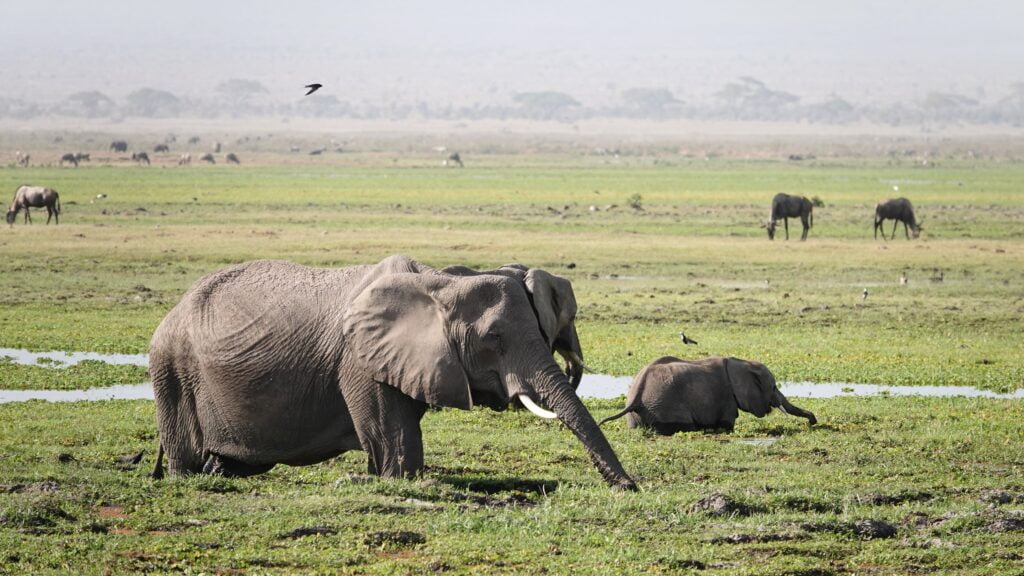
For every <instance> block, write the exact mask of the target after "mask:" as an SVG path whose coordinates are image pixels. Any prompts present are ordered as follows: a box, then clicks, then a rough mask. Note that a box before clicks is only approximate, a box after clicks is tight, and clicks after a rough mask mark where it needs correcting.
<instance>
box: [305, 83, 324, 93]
mask: <svg viewBox="0 0 1024 576" xmlns="http://www.w3.org/2000/svg"><path fill="white" fill-rule="evenodd" d="M321 87H323V84H306V88H309V92H306V96H309V95H310V94H312V93H313V92H316V91H317V90H319V89H320V88H321Z"/></svg>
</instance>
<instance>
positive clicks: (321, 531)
mask: <svg viewBox="0 0 1024 576" xmlns="http://www.w3.org/2000/svg"><path fill="white" fill-rule="evenodd" d="M337 533H338V530H337V529H336V528H332V527H331V526H304V527H302V528H296V529H294V530H292V531H291V532H285V533H284V534H280V535H279V536H278V538H279V539H282V540H283V539H285V538H290V539H292V540H295V539H297V538H305V537H306V536H333V535H335V534H337Z"/></svg>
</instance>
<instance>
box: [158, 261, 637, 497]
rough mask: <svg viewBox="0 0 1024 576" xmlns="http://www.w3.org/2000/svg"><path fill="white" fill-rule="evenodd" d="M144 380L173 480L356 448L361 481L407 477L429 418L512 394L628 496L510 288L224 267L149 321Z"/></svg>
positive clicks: (283, 266)
mask: <svg viewBox="0 0 1024 576" xmlns="http://www.w3.org/2000/svg"><path fill="white" fill-rule="evenodd" d="M150 375H151V378H152V381H153V390H154V397H155V400H156V409H157V425H158V428H159V432H160V450H161V452H166V453H167V456H168V467H169V470H170V472H171V473H172V474H183V473H196V472H223V473H227V474H235V475H249V474H255V473H260V472H263V471H266V470H269V469H270V468H272V467H273V466H274V465H275V464H279V463H283V464H291V465H305V464H312V463H315V462H320V461H323V460H326V459H328V458H331V457H333V456H335V455H337V454H340V453H342V452H345V451H348V450H358V449H362V450H364V451H366V452H367V453H368V468H369V471H370V472H371V473H375V474H379V475H381V476H387V477H394V476H409V475H414V474H416V473H417V472H419V471H420V470H421V469H422V467H423V443H422V436H421V433H420V426H419V423H420V419H421V418H422V416H423V414H424V412H425V411H426V409H427V407H428V406H448V407H455V408H462V409H469V408H471V407H472V406H474V405H486V406H488V407H490V408H492V409H495V410H502V409H504V408H505V407H506V406H507V405H508V403H509V400H510V399H511V398H512V397H514V396H516V395H519V394H523V395H526V396H527V397H530V398H532V399H534V400H536V401H539V402H540V403H542V404H545V405H547V407H548V408H549V409H551V410H553V411H554V412H555V413H557V414H558V417H559V418H560V419H561V420H562V422H563V423H565V424H566V426H568V427H569V428H570V429H571V430H572V431H573V433H575V434H576V435H577V437H579V438H580V440H581V441H582V442H583V444H584V446H585V448H586V449H587V452H588V453H589V455H590V457H591V459H592V460H593V461H594V464H595V465H596V466H597V468H598V470H599V471H600V472H601V474H602V475H603V476H604V478H605V480H606V481H607V482H608V483H609V484H612V485H613V486H619V487H625V488H635V485H634V484H633V481H632V480H631V479H630V478H629V476H628V475H627V474H626V472H625V471H624V470H623V469H622V466H621V464H620V463H619V461H618V458H617V457H616V455H615V453H614V451H613V450H612V448H611V446H610V445H609V444H608V442H607V440H606V439H605V437H604V435H603V434H602V433H601V431H600V429H599V428H598V427H597V424H596V423H595V422H594V420H593V418H592V417H591V416H590V414H589V412H587V410H586V408H585V407H584V406H583V404H582V402H580V400H579V399H578V398H577V397H576V395H575V394H574V393H573V390H572V388H571V387H570V385H569V382H568V379H567V378H566V376H565V375H564V374H563V373H562V372H561V370H560V369H559V367H558V365H557V364H556V363H555V362H554V359H553V357H552V356H551V353H550V348H549V346H548V344H547V342H546V341H545V339H544V337H543V335H542V334H541V332H540V330H539V327H538V326H537V322H536V320H535V317H534V313H533V311H532V309H531V306H530V303H529V300H528V298H527V296H526V293H525V291H524V290H523V289H522V287H521V286H520V285H519V284H518V283H516V282H515V281H513V280H511V279H509V278H502V277H500V276H495V275H481V276H474V277H458V276H453V275H449V274H442V273H439V272H437V271H433V270H430V269H429V267H425V266H423V265H421V264H418V263H416V262H413V261H411V260H408V259H406V258H402V257H392V258H388V259H386V260H384V261H382V262H381V263H380V264H377V265H374V266H356V267H351V268H339V269H324V268H308V267H305V266H299V265H296V264H292V263H288V262H280V261H254V262H248V263H245V264H240V265H237V266H232V267H229V268H225V269H223V270H221V271H218V272H215V273H213V274H210V275H208V276H206V277H205V278H203V279H201V280H200V281H198V282H197V283H196V284H195V285H194V286H193V287H192V288H191V289H190V290H189V292H188V293H187V294H186V295H185V296H184V298H183V299H182V301H181V302H180V303H179V304H178V305H177V306H175V308H174V309H173V310H171V312H170V313H169V314H168V315H167V317H166V318H165V319H164V321H163V322H162V323H161V324H160V326H159V327H158V328H157V331H156V333H155V334H154V336H153V341H152V344H151V347H150ZM161 474H162V467H161V463H160V458H159V457H158V462H157V468H156V469H155V470H154V476H160V475H161Z"/></svg>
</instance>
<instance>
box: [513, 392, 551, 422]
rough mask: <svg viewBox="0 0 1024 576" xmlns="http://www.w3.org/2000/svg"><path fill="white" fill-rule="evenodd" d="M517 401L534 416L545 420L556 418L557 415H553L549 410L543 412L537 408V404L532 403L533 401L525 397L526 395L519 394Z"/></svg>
mask: <svg viewBox="0 0 1024 576" xmlns="http://www.w3.org/2000/svg"><path fill="white" fill-rule="evenodd" d="M519 401H520V402H522V403H523V406H526V409H527V410H529V411H530V412H533V415H534V416H537V417H539V418H547V419H552V418H558V414H555V413H554V412H552V411H550V410H545V409H543V408H541V407H540V406H537V404H536V403H534V401H533V400H532V399H530V397H529V396H527V395H526V394H520V395H519Z"/></svg>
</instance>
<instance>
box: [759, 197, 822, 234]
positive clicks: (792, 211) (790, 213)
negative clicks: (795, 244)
mask: <svg viewBox="0 0 1024 576" xmlns="http://www.w3.org/2000/svg"><path fill="white" fill-rule="evenodd" d="M813 211H814V204H812V203H811V201H810V200H808V199H807V198H805V197H803V196H790V195H789V194H783V193H781V192H780V193H778V194H776V195H775V198H772V216H771V218H770V219H769V220H768V223H767V224H765V228H767V229H768V239H769V240H774V239H775V223H776V222H778V221H779V220H782V224H783V226H785V227H786V240H789V219H790V218H796V217H797V216H799V217H800V223H801V224H803V225H804V233H803V235H802V236H801V237H800V240H807V231H808V230H810V229H811V226H813V225H814V213H813Z"/></svg>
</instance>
